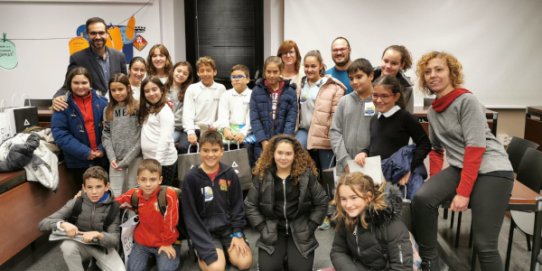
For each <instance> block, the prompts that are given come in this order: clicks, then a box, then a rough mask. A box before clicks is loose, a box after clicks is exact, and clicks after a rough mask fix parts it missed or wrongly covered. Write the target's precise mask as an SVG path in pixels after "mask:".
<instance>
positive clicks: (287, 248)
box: [258, 232, 314, 271]
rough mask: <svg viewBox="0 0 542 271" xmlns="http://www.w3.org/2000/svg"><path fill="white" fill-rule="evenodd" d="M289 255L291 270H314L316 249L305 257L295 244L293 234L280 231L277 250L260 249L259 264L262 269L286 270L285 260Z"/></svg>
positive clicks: (288, 263) (288, 265)
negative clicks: (268, 251)
mask: <svg viewBox="0 0 542 271" xmlns="http://www.w3.org/2000/svg"><path fill="white" fill-rule="evenodd" d="M286 257H287V261H286V264H285V265H286V266H287V267H288V269H287V270H289V271H303V270H307V271H310V270H312V266H313V264H314V251H312V252H311V253H310V254H309V256H308V257H307V258H305V257H303V255H301V253H300V252H299V250H297V247H296V246H295V244H294V240H293V238H292V237H291V236H289V235H286V234H285V233H282V232H279V234H278V238H277V242H276V243H275V251H274V252H273V254H268V253H267V252H266V251H265V250H263V249H258V266H259V270H260V271H275V270H276V271H280V270H284V260H285V259H286Z"/></svg>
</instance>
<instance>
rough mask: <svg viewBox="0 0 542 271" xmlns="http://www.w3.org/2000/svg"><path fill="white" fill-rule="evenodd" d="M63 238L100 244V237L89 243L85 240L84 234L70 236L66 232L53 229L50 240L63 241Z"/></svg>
mask: <svg viewBox="0 0 542 271" xmlns="http://www.w3.org/2000/svg"><path fill="white" fill-rule="evenodd" d="M61 240H73V241H77V242H79V243H81V244H85V245H98V239H93V240H92V242H90V243H87V242H85V241H83V234H77V235H76V236H75V237H69V236H68V235H67V234H66V232H63V231H52V232H51V235H49V241H61Z"/></svg>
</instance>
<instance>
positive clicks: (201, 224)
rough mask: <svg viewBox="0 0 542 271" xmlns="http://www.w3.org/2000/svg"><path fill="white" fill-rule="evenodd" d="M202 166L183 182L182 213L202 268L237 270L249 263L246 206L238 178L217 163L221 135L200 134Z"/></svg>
mask: <svg viewBox="0 0 542 271" xmlns="http://www.w3.org/2000/svg"><path fill="white" fill-rule="evenodd" d="M199 144H200V152H199V153H200V159H201V165H200V166H199V167H197V168H196V167H194V168H192V169H191V170H190V171H189V172H188V173H187V174H186V175H185V177H184V181H183V184H182V190H183V192H182V193H183V196H182V198H181V200H182V206H183V210H184V212H183V215H184V220H185V223H186V228H187V230H188V235H189V237H190V239H191V240H192V242H193V244H194V246H195V248H196V252H197V255H198V261H199V266H200V268H201V270H204V271H205V270H225V267H226V260H225V254H224V250H226V251H227V255H228V257H229V261H230V263H231V264H232V265H233V266H235V267H237V268H238V269H240V270H245V269H249V268H250V267H251V266H252V251H251V249H250V247H249V246H248V244H247V242H246V241H245V238H244V233H243V227H244V226H245V209H244V205H243V194H242V192H241V186H240V184H239V178H238V177H237V174H236V173H235V171H234V170H233V169H232V168H231V167H230V166H227V165H225V164H222V163H220V159H221V158H222V156H223V155H224V148H223V145H222V136H221V135H220V134H219V133H218V132H216V131H211V130H209V131H207V132H205V133H203V135H202V136H201V138H200V141H199Z"/></svg>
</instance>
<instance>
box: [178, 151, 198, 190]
mask: <svg viewBox="0 0 542 271" xmlns="http://www.w3.org/2000/svg"><path fill="white" fill-rule="evenodd" d="M196 147H197V148H196V152H190V149H191V148H192V145H189V146H188V153H185V154H179V156H178V157H177V173H178V177H179V180H180V181H181V183H182V182H183V180H184V175H186V173H188V171H190V169H192V168H193V167H197V166H198V165H199V164H200V159H199V144H197V143H196Z"/></svg>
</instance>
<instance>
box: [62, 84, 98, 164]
mask: <svg viewBox="0 0 542 271" xmlns="http://www.w3.org/2000/svg"><path fill="white" fill-rule="evenodd" d="M91 93H92V113H93V115H94V131H95V133H96V145H97V146H98V149H99V150H101V151H102V152H104V154H105V150H104V148H103V147H102V117H103V112H104V108H105V107H106V106H107V100H106V99H105V98H104V97H101V96H98V95H96V91H94V90H92V91H91ZM66 102H67V103H68V108H67V109H66V110H64V111H58V112H57V111H55V112H54V113H53V116H52V119H51V130H52V132H53V138H54V139H55V143H56V144H57V145H58V147H59V148H60V149H61V150H62V152H63V153H64V161H65V162H66V166H67V168H88V167H91V166H93V165H101V164H102V162H103V160H104V159H105V155H104V157H102V158H96V159H95V160H88V159H87V157H88V156H89V154H90V151H91V149H90V141H89V138H88V134H87V130H86V128H85V121H84V119H83V115H82V113H81V110H79V107H78V106H77V104H75V101H74V100H73V97H72V94H71V93H70V94H69V95H68V99H67V101H66Z"/></svg>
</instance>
